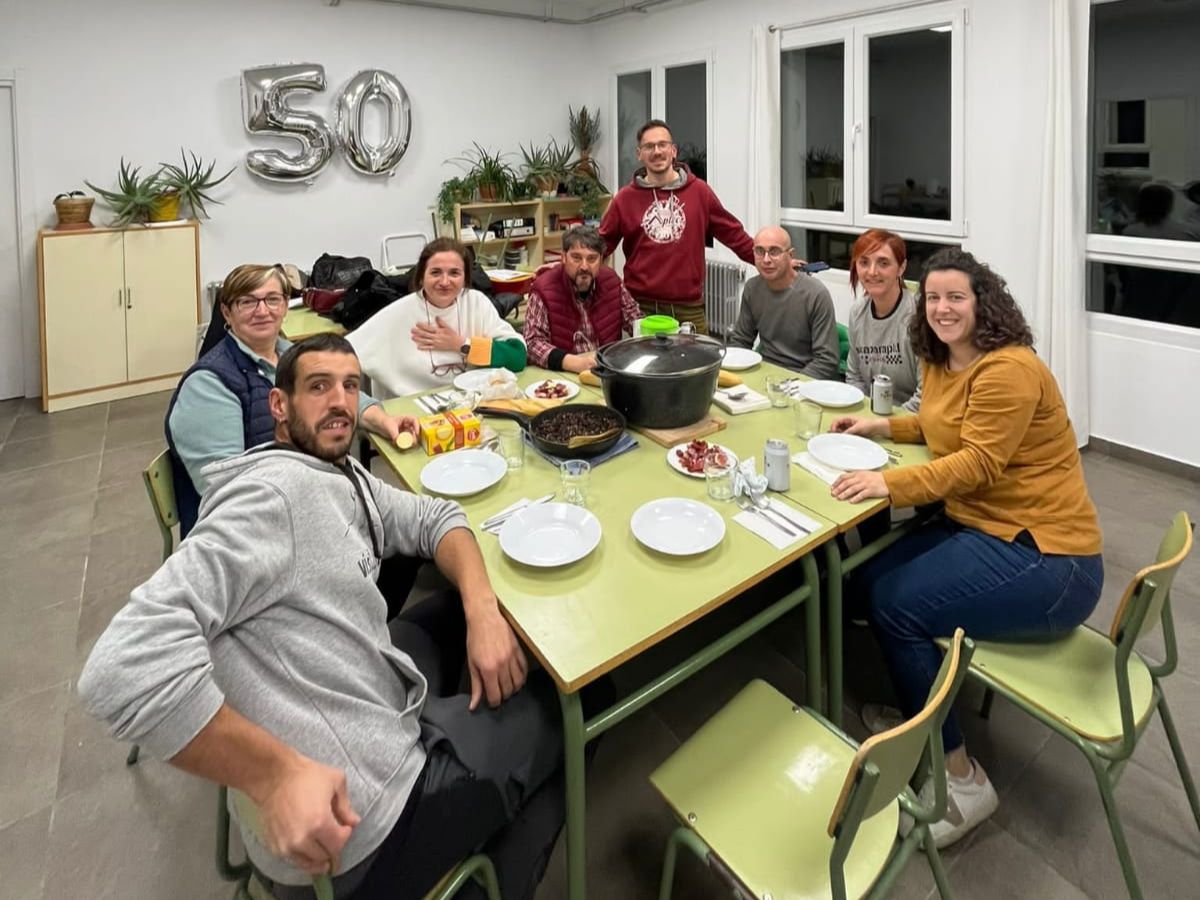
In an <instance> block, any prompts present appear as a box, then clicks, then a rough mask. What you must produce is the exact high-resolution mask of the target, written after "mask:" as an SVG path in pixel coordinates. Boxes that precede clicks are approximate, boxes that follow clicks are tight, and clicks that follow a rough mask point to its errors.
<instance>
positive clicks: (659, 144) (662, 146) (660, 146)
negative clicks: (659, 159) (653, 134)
mask: <svg viewBox="0 0 1200 900" xmlns="http://www.w3.org/2000/svg"><path fill="white" fill-rule="evenodd" d="M674 146H675V142H674V141H655V142H654V143H652V144H649V143H647V144H638V149H639V150H641V151H642V152H643V153H652V152H653V151H655V150H670V149H671V148H672V147H674Z"/></svg>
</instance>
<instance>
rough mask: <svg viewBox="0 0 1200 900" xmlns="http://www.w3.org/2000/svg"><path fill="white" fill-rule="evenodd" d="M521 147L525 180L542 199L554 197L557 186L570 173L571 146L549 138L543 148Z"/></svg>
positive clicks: (572, 150)
mask: <svg viewBox="0 0 1200 900" xmlns="http://www.w3.org/2000/svg"><path fill="white" fill-rule="evenodd" d="M520 146H521V155H522V157H523V158H524V166H525V180H526V181H528V182H529V183H530V184H532V185H533V186H534V187H536V188H537V190H538V193H540V194H541V195H542V196H543V197H554V196H556V195H557V194H558V186H559V185H560V184H561V183H562V182H563V181H565V180H566V179H567V177H568V176H569V175H570V173H571V154H572V153H574V152H575V147H574V145H573V144H569V143H568V144H559V143H558V141H556V140H555V139H554V138H550V140H549V142H548V143H547V144H545V146H539V145H537V144H531V145H530V147H529V148H528V149H526V147H525V145H524V144H522V145H520Z"/></svg>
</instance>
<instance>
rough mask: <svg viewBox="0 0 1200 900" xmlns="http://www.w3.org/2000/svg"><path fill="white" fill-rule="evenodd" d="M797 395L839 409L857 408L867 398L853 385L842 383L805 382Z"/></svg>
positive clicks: (797, 389) (797, 391)
mask: <svg viewBox="0 0 1200 900" xmlns="http://www.w3.org/2000/svg"><path fill="white" fill-rule="evenodd" d="M796 393H797V394H799V395H800V396H802V397H807V398H808V399H809V400H811V401H813V402H814V403H819V404H821V405H822V406H831V407H833V408H834V409H839V408H841V407H844V406H857V405H858V404H859V403H862V402H863V397H864V396H865V395H864V394H863V392H862V391H860V390H859V389H858V388H856V387H855V386H854V385H852V384H846V383H844V382H841V381H805V382H801V383H800V386H799V387H798V388H796Z"/></svg>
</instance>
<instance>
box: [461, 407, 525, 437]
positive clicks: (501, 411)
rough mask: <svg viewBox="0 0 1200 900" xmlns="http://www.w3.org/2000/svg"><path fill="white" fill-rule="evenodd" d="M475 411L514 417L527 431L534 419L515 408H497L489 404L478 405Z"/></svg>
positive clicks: (505, 417) (508, 417)
mask: <svg viewBox="0 0 1200 900" xmlns="http://www.w3.org/2000/svg"><path fill="white" fill-rule="evenodd" d="M475 412H477V413H480V414H481V415H485V416H495V417H496V418H498V419H512V420H513V421H514V422H516V423H517V424H518V425H520V426H521V427H522V428H523V429H525V430H526V431H528V430H529V423H530V422H532V421H533V419H532V418H531V417H530V416H527V415H525V413H521V412H517V411H516V410H515V409H497V408H495V407H491V406H488V405H487V404H481V405H479V406H476V407H475Z"/></svg>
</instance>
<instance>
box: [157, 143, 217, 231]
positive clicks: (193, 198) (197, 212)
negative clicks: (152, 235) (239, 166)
mask: <svg viewBox="0 0 1200 900" xmlns="http://www.w3.org/2000/svg"><path fill="white" fill-rule="evenodd" d="M179 163H180V164H179V165H177V166H176V165H172V164H171V163H160V164H159V165H160V166H161V168H160V169H159V171H158V176H157V180H158V183H159V184H160V185H161V187H162V188H163V193H162V196H163V198H164V201H163V205H164V206H165V207H167V208H166V209H162V210H161V211H162V212H164V213H169V212H171V210H170V208H169V207H170V206H171V205H173V206H174V207H175V209H174V213H175V214H174V215H172V216H169V217H168V218H164V219H157V220H153V221H170V220H171V219H176V218H178V217H179V206H180V202H181V201H182V202H183V203H186V204H187V205H188V208H189V210H190V211H191V213H192V216H193V217H194V218H196V219H207V218H208V210H207V209H206V208H205V206H204V204H205V202H206V201H207V202H208V203H220V202H221V201H220V200H214V199H213V198H212V197H211V196H209V194H208V193H207V192H208V191H211V190H212V189H213V188H215V187H216V186H217V185H219V184H220V183H221V182H223V181H224V180H225V179H226V178H228V177H229V176H230V175H232V174H233V172H234V168H236V166H235V167H234V168H231V169H230V170H229V171H228V172H226V173H225V174H224V175H222V176H221V177H220V178H214V177H213V170H214V169H215V168H216V165H217V164H216V163H215V162H210V163H209V164H208V165H207V166H205V165H204V159H203V157H199V156H197V155H196V154H195V153H191V152H190V151H189V152H186V153H185V152H184V150H183V148H182V147H180V148H179ZM172 196H173V200H170V199H165V198H170V197H172Z"/></svg>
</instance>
